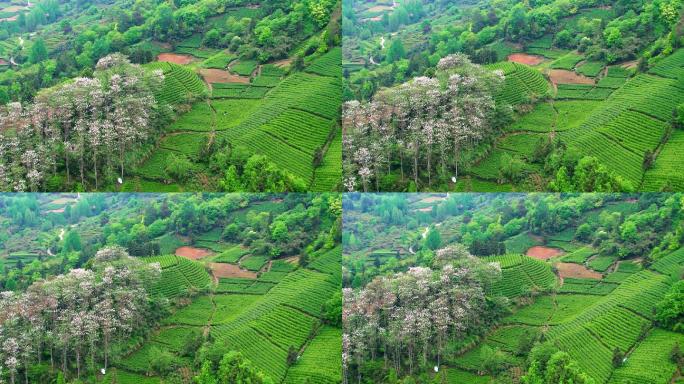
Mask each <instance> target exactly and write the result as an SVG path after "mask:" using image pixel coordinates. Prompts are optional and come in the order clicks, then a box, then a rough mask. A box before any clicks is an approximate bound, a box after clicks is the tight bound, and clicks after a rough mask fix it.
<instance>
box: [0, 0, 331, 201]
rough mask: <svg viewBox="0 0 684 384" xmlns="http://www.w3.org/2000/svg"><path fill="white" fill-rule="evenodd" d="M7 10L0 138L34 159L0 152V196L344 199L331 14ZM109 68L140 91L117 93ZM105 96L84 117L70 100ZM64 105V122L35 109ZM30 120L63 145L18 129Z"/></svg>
mask: <svg viewBox="0 0 684 384" xmlns="http://www.w3.org/2000/svg"><path fill="white" fill-rule="evenodd" d="M9 8H12V9H13V10H14V12H16V13H17V15H18V16H17V17H16V19H11V20H10V19H7V20H5V19H3V20H4V21H0V41H1V42H2V44H4V46H0V55H2V53H5V55H6V56H7V58H6V60H3V62H0V104H2V105H4V107H3V108H2V109H0V112H1V113H0V117H1V118H2V121H1V122H0V126H1V128H0V142H2V143H3V144H6V145H7V144H8V143H10V142H13V140H18V145H17V146H16V150H17V153H23V152H27V151H30V152H31V153H40V155H37V159H35V160H33V161H23V162H20V161H18V158H17V157H16V156H15V154H14V153H10V151H9V150H7V151H3V153H2V154H0V158H1V159H0V160H1V161H0V167H1V168H2V173H3V174H8V177H7V178H4V177H3V178H2V179H3V181H2V185H0V189H2V190H19V191H23V190H30V191H46V190H50V191H75V190H93V191H103V190H104V191H129V192H164V191H165V192H173V191H197V190H211V191H226V192H240V191H267V192H268V191H270V192H287V191H298V192H303V191H312V190H313V191H333V190H338V189H339V187H340V183H341V166H340V164H339V162H338V163H337V164H334V162H333V161H331V159H334V157H335V153H340V152H341V143H340V142H339V141H337V140H335V138H336V137H337V136H338V135H340V134H341V132H340V104H341V96H340V94H341V89H342V88H341V87H342V85H341V74H342V69H341V58H340V56H341V44H340V38H339V32H340V11H341V8H340V4H336V3H335V2H333V1H324V2H319V3H317V4H313V3H309V2H306V1H286V2H275V1H274V2H263V3H252V2H245V1H230V2H229V1H221V2H215V1H200V2H193V3H183V4H178V5H174V7H170V6H169V5H168V4H157V3H156V2H152V1H142V2H138V3H137V4H136V6H135V7H132V8H131V7H129V6H128V5H127V4H126V3H125V2H121V1H111V2H104V3H98V2H85V3H84V2H77V1H73V2H72V1H67V2H63V3H59V2H54V1H51V0H45V1H43V2H38V3H35V4H29V5H28V6H24V7H20V6H11V7H9ZM15 8H17V9H15ZM18 8H22V9H23V10H22V9H18ZM26 11H28V13H26ZM41 12H46V15H45V16H40V17H39V16H36V15H41ZM34 16H35V18H37V19H36V20H34ZM3 49H4V50H3ZM0 57H3V59H4V58H5V56H0ZM3 63H4V64H3ZM141 71H144V72H141ZM111 72H117V73H118V74H119V75H122V74H123V73H126V76H135V77H137V78H139V79H140V83H141V84H139V85H136V86H135V89H124V90H123V92H119V90H118V88H115V87H111V81H110V79H109V77H110V76H111V75H112V73H111ZM147 77H149V79H147ZM81 78H86V79H91V80H87V81H86V80H79V79H81ZM16 79H21V81H16ZM74 79H76V80H74ZM143 79H144V81H143ZM98 80H99V81H100V83H97V81H98ZM159 81H161V82H162V83H161V84H158V82H159ZM304 84H306V86H303V85H304ZM95 85H97V86H100V88H101V89H100V90H99V92H97V93H96V90H95V89H93V88H92V86H95ZM87 86H91V88H87V89H86V87H87ZM70 92H71V93H74V95H72V96H70V95H68V93H70ZM89 92H90V93H89ZM100 93H104V98H105V101H104V102H103V103H102V104H101V105H100V104H98V103H97V102H96V103H95V104H96V105H95V107H94V110H92V111H90V112H89V113H88V114H87V115H86V116H85V117H83V114H84V113H83V112H80V111H77V110H76V108H77V107H76V106H71V105H70V104H69V100H72V99H74V98H77V97H90V98H92V99H93V100H97V101H99V98H101V97H102V96H100ZM150 94H153V95H154V100H151V99H150V97H149V96H150ZM56 95H57V96H61V95H64V97H56ZM136 96H137V99H136ZM17 102H19V103H21V105H20V104H16V103H17ZM108 106H116V107H115V108H112V109H113V110H108V109H107V108H108ZM17 108H19V109H17ZM65 108H66V110H65V111H64V112H63V113H60V114H58V115H59V117H57V116H56V115H54V114H52V113H50V114H48V115H45V114H43V113H41V112H40V111H43V110H49V111H56V110H62V109H65ZM15 113H19V114H21V115H22V116H26V120H23V119H22V120H19V121H17V120H16V119H14V114H15ZM70 114H73V115H74V116H81V119H85V120H86V121H87V122H88V124H87V126H88V128H87V129H85V130H84V131H83V132H82V133H78V135H77V134H76V133H74V132H81V131H79V129H81V128H77V127H76V126H75V124H76V123H77V119H71V118H70ZM122 115H123V116H125V118H120V117H119V118H118V120H117V116H122ZM35 124H41V125H42V126H44V127H47V128H46V129H48V130H49V131H51V135H53V136H54V135H58V136H60V138H59V140H58V141H59V142H62V143H67V144H64V145H56V144H55V143H54V142H53V141H50V140H51V139H50V140H49V139H48V138H46V137H44V136H43V135H38V136H34V135H32V134H29V133H27V132H30V131H31V130H32V129H33V128H34V125H35ZM58 127H66V128H64V129H58ZM27 136H29V137H27ZM105 148H116V150H115V151H108V150H107V149H105ZM12 149H15V147H12ZM114 153H116V157H117V158H116V160H114V161H113V159H111V157H113V156H112V155H113V154H114ZM76 163H77V164H78V168H79V170H78V177H77V178H72V176H73V175H74V173H75V172H74V170H73V169H72V166H73V164H76ZM115 164H116V166H115Z"/></svg>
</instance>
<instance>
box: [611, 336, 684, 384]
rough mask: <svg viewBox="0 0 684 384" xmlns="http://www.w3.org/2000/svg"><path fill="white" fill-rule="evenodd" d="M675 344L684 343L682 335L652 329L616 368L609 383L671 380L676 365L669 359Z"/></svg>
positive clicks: (656, 382) (666, 381) (667, 381)
mask: <svg viewBox="0 0 684 384" xmlns="http://www.w3.org/2000/svg"><path fill="white" fill-rule="evenodd" d="M675 344H679V345H684V335H682V334H681V333H675V332H669V331H665V330H662V329H653V330H652V331H651V332H650V333H649V334H648V336H647V337H646V339H644V341H642V342H641V343H640V344H639V345H638V346H637V347H636V348H635V349H634V351H633V352H632V353H631V354H630V355H629V357H628V358H627V360H626V361H625V363H624V364H623V365H622V366H620V367H619V368H617V369H616V370H615V372H613V375H612V376H611V377H610V380H609V381H608V383H609V384H624V383H643V384H662V383H669V382H671V380H672V377H673V376H674V374H675V372H676V371H677V365H676V364H675V363H673V362H672V360H671V359H670V354H671V352H672V348H674V346H675Z"/></svg>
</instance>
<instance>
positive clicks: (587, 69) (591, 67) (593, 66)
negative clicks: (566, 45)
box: [575, 61, 605, 77]
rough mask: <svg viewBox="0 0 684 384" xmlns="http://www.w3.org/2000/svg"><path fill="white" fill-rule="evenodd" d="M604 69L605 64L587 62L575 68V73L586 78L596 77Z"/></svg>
mask: <svg viewBox="0 0 684 384" xmlns="http://www.w3.org/2000/svg"><path fill="white" fill-rule="evenodd" d="M604 67H605V64H604V63H602V62H600V61H587V62H585V63H584V64H582V65H580V66H578V67H577V68H575V71H577V73H580V74H582V75H584V76H589V77H596V76H598V75H599V74H600V73H601V72H602V71H603V68H604Z"/></svg>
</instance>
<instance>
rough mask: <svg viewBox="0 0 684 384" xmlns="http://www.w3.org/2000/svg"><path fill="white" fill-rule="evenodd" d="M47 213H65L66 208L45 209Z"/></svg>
mask: <svg viewBox="0 0 684 384" xmlns="http://www.w3.org/2000/svg"><path fill="white" fill-rule="evenodd" d="M45 213H64V208H59V209H50V210H48V211H45Z"/></svg>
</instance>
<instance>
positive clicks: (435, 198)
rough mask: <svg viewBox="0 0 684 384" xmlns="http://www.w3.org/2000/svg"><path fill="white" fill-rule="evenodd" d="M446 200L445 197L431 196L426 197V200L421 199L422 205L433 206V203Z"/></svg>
mask: <svg viewBox="0 0 684 384" xmlns="http://www.w3.org/2000/svg"><path fill="white" fill-rule="evenodd" d="M444 200H446V197H443V196H430V197H426V198H424V199H421V200H420V202H421V203H425V204H431V203H436V202H438V201H444Z"/></svg>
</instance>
